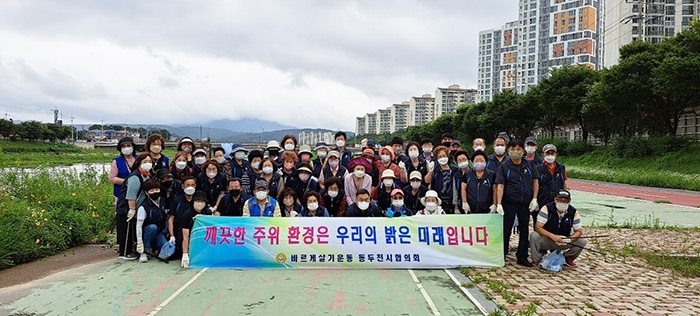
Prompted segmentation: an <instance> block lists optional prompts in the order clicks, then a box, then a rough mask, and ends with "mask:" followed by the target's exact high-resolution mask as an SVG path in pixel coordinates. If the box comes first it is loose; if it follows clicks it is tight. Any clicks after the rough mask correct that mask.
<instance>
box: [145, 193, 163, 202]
mask: <svg viewBox="0 0 700 316" xmlns="http://www.w3.org/2000/svg"><path fill="white" fill-rule="evenodd" d="M148 197H149V198H151V200H153V201H156V202H158V199H160V192H156V193H153V194H148Z"/></svg>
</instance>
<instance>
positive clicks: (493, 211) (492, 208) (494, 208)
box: [489, 204, 496, 214]
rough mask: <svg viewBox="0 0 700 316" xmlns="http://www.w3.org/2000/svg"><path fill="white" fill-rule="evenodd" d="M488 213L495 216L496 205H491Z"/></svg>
mask: <svg viewBox="0 0 700 316" xmlns="http://www.w3.org/2000/svg"><path fill="white" fill-rule="evenodd" d="M489 211H491V214H496V204H491V206H489Z"/></svg>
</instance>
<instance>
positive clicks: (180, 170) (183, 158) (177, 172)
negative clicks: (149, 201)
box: [170, 151, 194, 181]
mask: <svg viewBox="0 0 700 316" xmlns="http://www.w3.org/2000/svg"><path fill="white" fill-rule="evenodd" d="M189 155H190V154H189V153H186V152H184V151H181V152H178V153H177V154H176V155H175V158H173V163H172V166H170V173H172V175H173V178H175V179H177V180H180V181H182V179H183V178H184V177H186V176H191V175H194V170H193V169H192V167H190V166H189V164H188V163H187V156H189Z"/></svg>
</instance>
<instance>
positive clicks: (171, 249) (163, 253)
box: [158, 242, 175, 260]
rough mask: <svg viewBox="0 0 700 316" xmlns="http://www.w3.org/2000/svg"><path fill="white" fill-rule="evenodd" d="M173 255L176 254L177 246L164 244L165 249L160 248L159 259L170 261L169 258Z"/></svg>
mask: <svg viewBox="0 0 700 316" xmlns="http://www.w3.org/2000/svg"><path fill="white" fill-rule="evenodd" d="M173 253H175V245H173V244H171V243H169V242H166V243H165V244H163V247H160V252H159V253H158V258H160V259H162V260H168V258H170V256H172V255H173Z"/></svg>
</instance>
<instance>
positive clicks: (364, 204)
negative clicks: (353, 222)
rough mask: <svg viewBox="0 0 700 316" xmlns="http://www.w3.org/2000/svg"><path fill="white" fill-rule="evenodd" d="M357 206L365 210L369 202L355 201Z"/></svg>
mask: <svg viewBox="0 0 700 316" xmlns="http://www.w3.org/2000/svg"><path fill="white" fill-rule="evenodd" d="M357 207H358V208H359V209H361V210H363V211H365V210H367V209H368V208H369V202H357Z"/></svg>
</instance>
